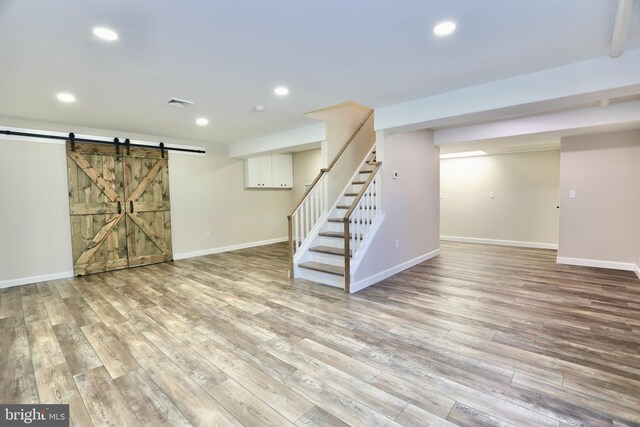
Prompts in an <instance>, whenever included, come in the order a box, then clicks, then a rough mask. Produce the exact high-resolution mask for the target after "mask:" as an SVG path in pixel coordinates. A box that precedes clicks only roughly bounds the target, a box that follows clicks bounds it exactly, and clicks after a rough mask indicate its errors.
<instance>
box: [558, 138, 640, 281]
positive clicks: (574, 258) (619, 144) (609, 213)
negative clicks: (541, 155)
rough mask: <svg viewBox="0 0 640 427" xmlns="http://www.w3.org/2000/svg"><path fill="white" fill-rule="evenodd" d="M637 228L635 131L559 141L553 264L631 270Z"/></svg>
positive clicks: (639, 150)
mask: <svg viewBox="0 0 640 427" xmlns="http://www.w3.org/2000/svg"><path fill="white" fill-rule="evenodd" d="M572 191H574V192H575V198H571V194H570V193H571V192H572ZM638 227H640V131H639V130H634V131H625V132H611V133H602V134H597V135H583V136H573V137H566V138H562V141H561V154H560V240H559V251H558V262H564V263H570V264H580V265H592V266H599V267H610V268H621V269H629V270H632V269H633V268H634V267H635V263H636V262H637V261H638Z"/></svg>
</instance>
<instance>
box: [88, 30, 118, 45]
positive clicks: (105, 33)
mask: <svg viewBox="0 0 640 427" xmlns="http://www.w3.org/2000/svg"><path fill="white" fill-rule="evenodd" d="M93 34H95V35H96V36H97V37H100V38H101V39H102V40H107V41H110V42H112V41H114V40H118V33H116V32H115V31H113V30H111V29H109V28H105V27H96V28H94V29H93Z"/></svg>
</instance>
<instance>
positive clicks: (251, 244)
mask: <svg viewBox="0 0 640 427" xmlns="http://www.w3.org/2000/svg"><path fill="white" fill-rule="evenodd" d="M288 240H289V238H288V237H286V236H285V237H278V238H276V239H269V240H260V241H257V242H249V243H240V244H238V245H231V246H222V247H218V248H210V249H203V250H201V251H195V252H183V253H181V254H173V259H174V260H176V261H177V260H180V259H186V258H194V257H197V256H204V255H212V254H219V253H221V252H229V251H237V250H238V249H247V248H254V247H256V246H264V245H272V244H274V243H282V242H286V241H288Z"/></svg>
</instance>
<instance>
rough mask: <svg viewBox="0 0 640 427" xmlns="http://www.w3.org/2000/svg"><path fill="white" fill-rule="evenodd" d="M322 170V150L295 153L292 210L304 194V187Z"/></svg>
mask: <svg viewBox="0 0 640 427" xmlns="http://www.w3.org/2000/svg"><path fill="white" fill-rule="evenodd" d="M321 168H322V153H321V150H320V149H319V148H318V149H315V150H309V151H300V152H297V153H293V188H292V189H291V191H290V193H291V208H292V209H293V207H294V206H295V205H296V203H298V201H299V200H300V197H302V194H303V193H304V189H305V188H304V186H305V185H306V184H311V183H312V182H313V180H314V178H315V177H316V176H317V175H318V173H320V169H321Z"/></svg>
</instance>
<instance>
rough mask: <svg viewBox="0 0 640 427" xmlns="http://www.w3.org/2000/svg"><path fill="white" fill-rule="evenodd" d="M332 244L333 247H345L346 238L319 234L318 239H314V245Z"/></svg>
mask: <svg viewBox="0 0 640 427" xmlns="http://www.w3.org/2000/svg"><path fill="white" fill-rule="evenodd" d="M316 245H317V246H330V247H332V248H340V249H342V248H344V239H336V238H333V237H322V236H318V239H317V240H314V246H316Z"/></svg>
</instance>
